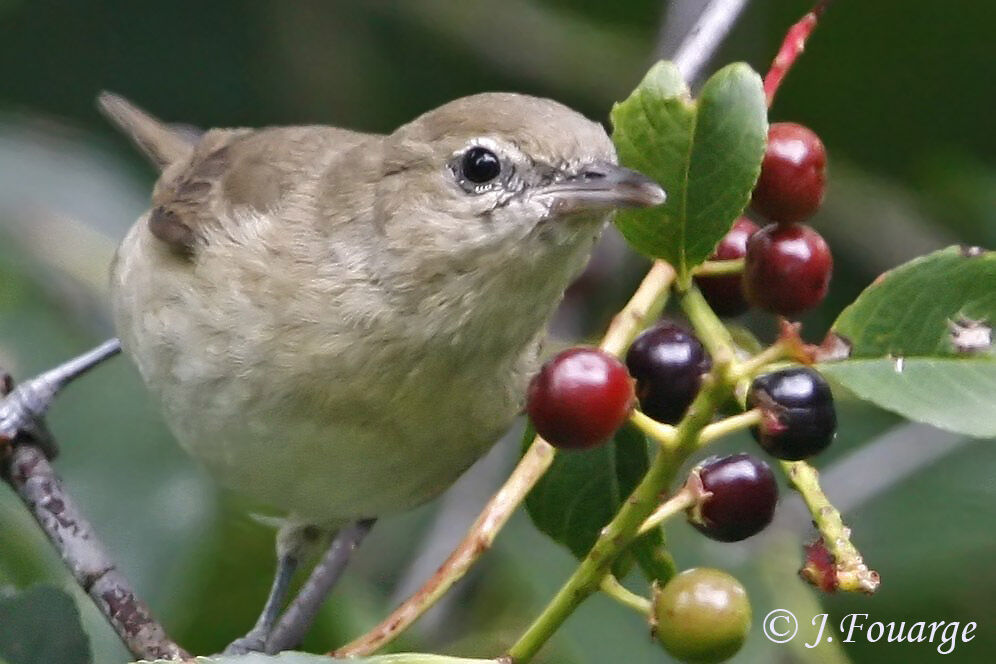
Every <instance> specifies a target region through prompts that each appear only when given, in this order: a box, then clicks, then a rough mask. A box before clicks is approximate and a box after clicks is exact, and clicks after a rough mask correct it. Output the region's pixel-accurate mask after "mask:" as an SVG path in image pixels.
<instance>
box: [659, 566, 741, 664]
mask: <svg viewBox="0 0 996 664" xmlns="http://www.w3.org/2000/svg"><path fill="white" fill-rule="evenodd" d="M654 616H655V617H656V619H657V629H656V633H657V638H658V640H659V641H660V642H661V645H663V646H664V650H666V651H667V652H668V653H669V654H670V655H671V656H672V657H674V658H675V659H677V660H679V661H682V662H695V663H696V664H711V663H712V662H722V661H725V660H727V659H729V658H730V657H733V655H735V654H736V653H737V651H738V650H740V648H741V646H743V644H744V641H745V640H746V639H747V633H748V632H749V631H750V622H751V610H750V601H749V600H748V599H747V591H746V590H744V587H743V586H742V585H741V584H740V582H739V581H737V580H736V579H735V578H733V577H732V576H730V575H729V574H727V573H726V572H723V571H720V570H718V569H710V568H706V567H697V568H693V569H689V570H685V571H684V572H682V573H681V574H678V575H677V576H676V577H674V578H673V579H671V580H670V581H668V583H667V585H665V586H664V589H663V590H661V591H660V593H659V594H658V595H657V597H656V598H655V600H654Z"/></svg>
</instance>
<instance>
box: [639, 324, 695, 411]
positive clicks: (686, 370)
mask: <svg viewBox="0 0 996 664" xmlns="http://www.w3.org/2000/svg"><path fill="white" fill-rule="evenodd" d="M711 366H712V362H711V360H710V359H709V355H708V354H707V353H706V352H705V349H704V348H702V344H701V343H699V340H698V339H696V338H695V336H694V335H693V334H692V333H691V332H689V331H688V330H686V329H685V328H683V327H681V326H679V325H675V324H674V323H667V322H665V323H660V324H658V325H657V326H655V327H652V328H650V329H649V330H647V331H646V332H644V333H643V334H641V335H640V336H638V337H637V338H636V340H635V341H634V342H633V345H632V346H630V348H629V352H627V353H626V367H627V368H628V369H629V373H630V375H631V376H633V378H635V379H636V396H637V398H639V400H640V408H641V410H643V412H644V414H646V415H647V416H648V417H652V418H653V419H655V420H657V421H658V422H668V423H670V424H674V423H675V422H677V421H679V420H680V419H681V418H682V417H683V416H684V415H685V411H686V410H688V406H689V404H691V403H692V400H693V399H695V395H696V394H698V392H699V388H700V387H701V386H702V375H703V374H705V373H708V371H709V369H710V367H711Z"/></svg>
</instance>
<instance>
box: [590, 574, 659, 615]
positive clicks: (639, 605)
mask: <svg viewBox="0 0 996 664" xmlns="http://www.w3.org/2000/svg"><path fill="white" fill-rule="evenodd" d="M598 589H599V590H601V591H602V592H603V593H605V594H606V595H608V596H609V597H611V598H612V599H614V600H616V601H617V602H619V603H620V604H622V605H623V606H625V607H628V608H630V609H633V610H634V611H636V612H637V613H639V614H640V615H642V616H649V615H650V612H651V610H653V605H652V604H651V603H650V600H649V599H647V598H646V597H643V596H642V595H637V594H636V593H634V592H633V591H631V590H630V589H629V588H627V587H626V586H624V585H623V584H621V583H619V580H618V579H616V577H614V576H613V575H611V574H607V575H605V578H603V579H602V583H601V585H600V586H599V587H598Z"/></svg>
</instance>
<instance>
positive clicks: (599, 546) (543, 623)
mask: <svg viewBox="0 0 996 664" xmlns="http://www.w3.org/2000/svg"><path fill="white" fill-rule="evenodd" d="M727 369H728V367H727V366H726V365H724V364H722V363H718V364H717V365H716V368H715V369H714V370H713V373H712V374H711V375H710V376H708V377H706V379H705V380H704V381H703V384H702V390H701V391H700V392H699V394H698V396H696V397H695V401H693V402H692V405H691V406H689V408H688V412H687V414H686V415H685V417H684V419H682V421H681V422H680V423H679V424H678V426H677V427H676V432H675V441H674V446H673V447H672V448H671V449H668V450H663V449H662V450H661V451H660V453H658V455H657V457H656V458H655V459H654V461H653V463H651V465H650V469H649V470H648V471H647V474H646V475H644V476H643V479H642V480H641V481H640V483H639V484H638V485H637V487H636V488H635V489H634V490H633V492H632V493H631V494H630V495H629V498H627V499H626V501H625V502H624V503H623V506H622V507H621V508H620V509H619V512H617V513H616V515H615V517H613V519H612V521H610V522H609V523H608V525H606V526H605V528H603V529H602V532H601V535H600V536H599V538H598V539H597V540H596V541H595V544H594V546H592V548H591V551H589V552H588V555H587V556H585V558H584V560H582V561H581V563H580V565H578V567H577V568H576V569H575V570H574V573H573V574H572V575H571V577H570V578H569V579H568V580H567V582H566V583H564V585H563V586H561V588H560V590H559V591H557V594H556V595H554V597H553V599H551V600H550V602H549V604H547V606H546V608H545V609H543V612H542V613H540V615H539V616H538V617H537V618H536V620H535V621H533V623H532V624H531V625H530V626H529V628H528V629H527V630H526V631H525V633H523V635H522V636H521V637H520V638H519V640H518V641H517V642H516V643H515V644H514V645H513V646H512V647H511V648H510V649H509V651H508V657H509V658H511V660H512V661H513V662H516V664H522V663H524V662H528V661H529V660H531V659H532V658H533V656H535V655H536V653H537V652H538V651H539V649H540V648H541V647H542V645H543V644H544V643H546V641H547V640H548V639H549V638H550V637H551V636H552V635H553V633H554V632H555V631H556V630H557V629H558V628H559V627H560V626H561V624H563V622H564V621H565V620H567V617H568V616H570V615H571V613H573V612H574V610H575V609H576V608H577V607H578V606H579V605H580V604H581V603H582V602H583V601H584V600H585V599H587V598H588V597H589V596H590V595H591V594H592V593H593V592H595V591H596V590H598V588H599V586H600V585H601V583H602V579H603V578H604V577H605V575H607V574H608V573H609V572H610V570H611V568H612V562H613V561H614V560H615V559H616V557H618V556H619V554H620V553H622V552H623V551H624V550H625V549H626V548H627V547H628V546H629V545H630V544H631V543H632V542H633V540H634V539H635V538H636V537H637V533H638V532H639V529H640V526H641V525H642V524H643V522H644V521H646V519H647V517H649V516H650V514H651V513H652V512H653V510H654V509H655V506H656V505H657V504H658V498H657V497H658V496H659V495H660V494H661V493H662V492H663V491H665V490H666V489H667V487H668V486H669V485H670V484H671V482H672V481H673V480H674V478H675V476H676V475H677V472H678V469H679V467H680V466H681V463H682V462H683V461H684V460H685V459H686V458H687V457H688V455H689V454H690V453H691V452H692V451H694V450H695V448H696V444H697V441H698V437H699V433H700V432H701V431H702V429H703V428H705V426H706V425H707V424H709V421H710V420H711V419H712V417H713V415H714V414H715V412H716V408H717V406H718V404H719V403H721V402H722V399H723V398H724V397H725V396H726V394H727V392H728V391H729V390H728V388H727V385H726V383H725V382H724V381H722V380H719V379H717V377H718V376H723V375H725V372H726V371H727Z"/></svg>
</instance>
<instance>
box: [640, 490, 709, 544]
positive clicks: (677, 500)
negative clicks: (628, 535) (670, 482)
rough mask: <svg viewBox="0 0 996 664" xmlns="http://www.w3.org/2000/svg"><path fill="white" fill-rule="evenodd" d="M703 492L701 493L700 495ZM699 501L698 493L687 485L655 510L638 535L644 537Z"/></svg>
mask: <svg viewBox="0 0 996 664" xmlns="http://www.w3.org/2000/svg"><path fill="white" fill-rule="evenodd" d="M700 493H701V492H699V494H700ZM698 499H699V495H697V492H695V491H693V490H692V489H691V488H690V487H689V486H688V485H687V484H686V485H685V486H682V487H681V489H680V490H679V491H678V493H676V494H674V495H673V496H671V497H670V498H668V499H667V500H666V501H665V502H663V503H661V506H660V507H658V508H657V509H656V510H654V512H653V514H651V515H650V516H648V517H647V519H646V520H645V521H644V522H643V523H642V524H641V525H640V530H639V531H638V532H637V534H638V535H643V534H645V533H648V532H650V531H651V530H653V529H654V528H656V527H658V526H659V525H661V524H662V523H664V522H665V521H667V520H668V519H670V518H671V517H673V516H674V515H675V514H681V513H682V512H684V511H685V510H687V509H688V508H689V507H692V506H693V505H695V503H696V501H697V500H698Z"/></svg>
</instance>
